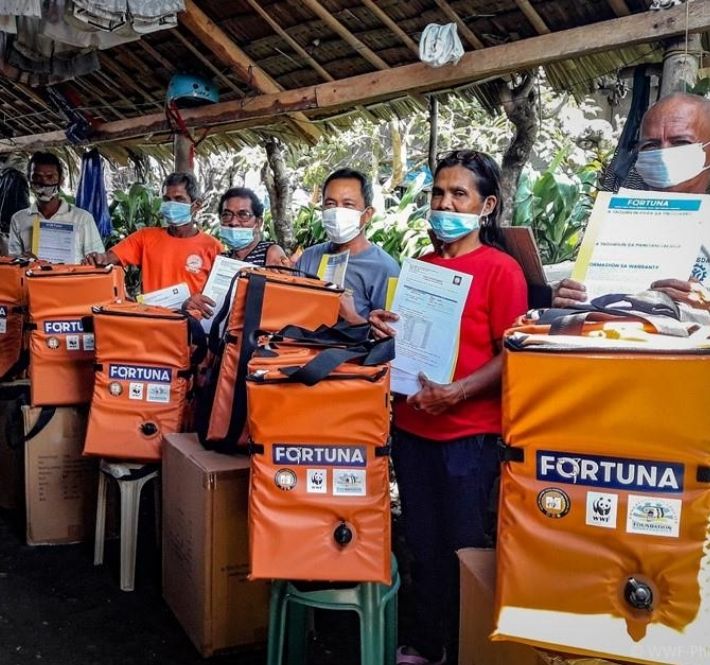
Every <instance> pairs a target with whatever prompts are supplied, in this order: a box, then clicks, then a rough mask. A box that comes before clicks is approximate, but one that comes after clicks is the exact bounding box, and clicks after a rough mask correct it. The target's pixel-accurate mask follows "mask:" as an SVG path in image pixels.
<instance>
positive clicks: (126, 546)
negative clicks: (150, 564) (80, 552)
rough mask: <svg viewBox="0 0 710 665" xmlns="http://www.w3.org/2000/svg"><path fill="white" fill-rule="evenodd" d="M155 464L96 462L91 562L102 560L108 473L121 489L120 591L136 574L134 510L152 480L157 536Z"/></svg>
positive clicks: (127, 587)
mask: <svg viewBox="0 0 710 665" xmlns="http://www.w3.org/2000/svg"><path fill="white" fill-rule="evenodd" d="M158 473H159V468H158V467H157V466H156V465H154V464H132V463H126V462H107V461H106V460H101V463H100V465H99V491H98V498H97V501H96V534H95V536H94V565H95V566H100V565H101V564H102V563H103V562H104V538H105V532H106V491H107V489H108V480H107V479H108V476H111V478H114V479H115V480H116V481H117V483H118V488H119V490H120V493H121V591H133V587H134V584H135V576H136V548H137V540H138V512H139V508H140V498H141V491H142V489H143V486H144V485H145V484H146V483H147V482H148V481H149V480H155V481H156V482H155V483H154V485H155V518H156V529H157V533H156V536H157V537H158V539H159V538H160V484H159V479H158Z"/></svg>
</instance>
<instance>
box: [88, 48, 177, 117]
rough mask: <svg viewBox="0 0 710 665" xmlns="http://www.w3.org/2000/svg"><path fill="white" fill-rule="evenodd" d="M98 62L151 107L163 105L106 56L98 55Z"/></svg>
mask: <svg viewBox="0 0 710 665" xmlns="http://www.w3.org/2000/svg"><path fill="white" fill-rule="evenodd" d="M99 62H100V63H101V67H102V68H103V67H106V69H108V70H109V71H110V72H111V73H112V74H113V75H114V76H116V77H118V79H119V80H120V81H121V82H122V83H123V85H125V86H126V87H128V88H131V89H133V90H135V91H136V92H137V93H138V94H139V95H140V96H141V97H143V99H144V100H145V101H146V102H148V103H149V104H152V105H153V106H162V105H163V104H162V102H161V101H158V100H157V99H156V98H155V96H154V95H153V94H152V93H151V92H149V91H148V90H146V89H145V88H144V87H143V86H142V85H141V84H140V83H138V81H135V80H134V79H132V78H131V77H130V76H128V75H127V74H126V73H125V72H124V71H123V70H122V69H121V68H120V67H118V66H117V65H115V64H114V62H113V61H112V60H111V59H110V58H109V57H108V56H106V55H104V54H103V53H101V54H99Z"/></svg>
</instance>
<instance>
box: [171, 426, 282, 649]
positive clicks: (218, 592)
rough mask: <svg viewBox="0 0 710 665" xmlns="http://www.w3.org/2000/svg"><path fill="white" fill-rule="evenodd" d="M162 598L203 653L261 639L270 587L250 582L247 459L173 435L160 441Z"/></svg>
mask: <svg viewBox="0 0 710 665" xmlns="http://www.w3.org/2000/svg"><path fill="white" fill-rule="evenodd" d="M162 481H163V596H164V597H165V600H166V601H167V603H168V605H169V606H170V608H171V609H172V611H173V612H174V613H175V616H176V617H177V619H178V621H179V622H180V623H181V624H182V627H183V628H184V629H185V632H186V633H187V634H188V635H189V637H190V639H191V640H192V642H193V643H194V645H195V647H197V649H198V651H199V652H200V653H201V654H202V655H203V656H211V655H212V654H214V653H215V652H217V651H224V650H226V649H233V648H235V647H240V646H246V645H254V644H258V643H262V642H264V641H265V639H266V630H267V624H268V604H269V588H268V583H266V582H250V581H249V580H248V579H247V575H248V573H249V547H248V537H249V534H248V522H247V507H248V495H249V460H248V459H247V458H244V457H231V456H228V455H220V454H219V453H215V452H212V451H209V450H205V449H204V448H202V446H200V444H199V443H198V441H197V435H195V434H170V435H168V436H167V437H166V438H165V441H164V446H163V477H162Z"/></svg>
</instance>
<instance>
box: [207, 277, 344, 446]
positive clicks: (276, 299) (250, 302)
mask: <svg viewBox="0 0 710 665" xmlns="http://www.w3.org/2000/svg"><path fill="white" fill-rule="evenodd" d="M233 293H234V297H233V298H232V294H233ZM342 293H343V290H342V289H340V288H337V287H336V286H335V285H333V284H330V283H328V282H323V281H321V280H319V279H316V278H310V277H298V276H296V275H292V274H286V273H283V272H280V271H279V270H272V269H268V268H248V269H244V270H242V271H241V272H239V273H238V274H237V275H236V276H235V277H234V280H233V281H232V285H231V287H230V291H229V294H228V295H227V297H226V299H225V304H224V306H223V308H222V311H221V312H220V313H219V314H218V315H217V316H216V317H215V321H214V323H213V324H212V329H211V333H210V349H211V350H212V351H213V352H214V353H215V354H216V357H217V362H218V363H219V369H218V370H217V369H216V368H215V372H214V375H213V377H212V378H211V380H210V386H209V388H208V389H207V390H206V393H205V396H204V399H201V401H202V404H201V407H200V409H199V415H198V433H199V435H200V440H201V441H202V443H203V444H204V445H205V447H207V448H213V449H217V450H221V451H223V452H228V451H231V450H233V449H234V446H235V445H236V444H237V443H246V440H247V438H246V433H245V431H244V425H245V422H246V399H245V387H244V377H245V375H246V370H247V363H248V362H249V358H250V357H251V354H252V353H253V351H254V349H255V348H256V339H254V334H255V333H256V332H257V331H264V332H276V331H277V330H280V329H281V328H283V327H284V326H286V325H289V324H293V325H297V326H304V327H306V328H311V329H314V328H317V327H318V326H320V325H322V324H325V325H333V324H334V323H335V322H336V321H337V320H338V312H339V311H340V296H341V295H342ZM232 302H233V304H232V305H231V310H230V304H231V303H232ZM227 316H228V318H227ZM225 320H226V321H227V324H226V326H225V330H224V333H223V335H222V338H221V340H220V339H219V335H220V328H221V324H222V323H223V321H225Z"/></svg>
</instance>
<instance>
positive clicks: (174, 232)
mask: <svg viewBox="0 0 710 665" xmlns="http://www.w3.org/2000/svg"><path fill="white" fill-rule="evenodd" d="M199 207H200V200H199V193H198V189H197V180H196V179H195V176H194V175H192V174H191V173H171V174H170V175H169V176H168V177H167V178H166V179H165V181H164V182H163V203H162V204H161V206H160V212H161V214H162V215H163V218H164V219H165V221H166V223H167V226H166V227H165V228H157V227H148V228H145V229H140V230H139V231H136V232H135V233H132V234H131V235H130V236H128V237H127V238H126V239H125V240H122V241H121V242H119V243H118V244H117V245H115V246H114V247H112V248H111V249H110V250H109V251H108V252H106V253H105V254H100V253H92V254H88V255H87V257H86V260H87V262H88V263H91V264H93V265H108V264H114V265H121V266H125V265H134V266H139V267H140V268H141V271H142V279H143V292H144V293H150V292H151V291H157V290H159V289H164V288H166V287H168V286H174V285H175V284H179V283H180V282H185V283H186V284H187V286H188V288H189V289H190V295H194V294H195V293H199V292H200V291H202V289H203V287H204V285H205V283H206V282H207V277H208V276H209V274H210V270H211V268H212V263H213V262H214V260H215V257H217V256H218V255H219V254H220V253H221V252H222V251H223V248H222V244H221V243H220V242H219V241H218V240H216V239H215V238H213V237H212V236H210V235H208V234H206V233H204V232H203V231H200V230H199V229H198V228H197V225H196V224H195V222H194V214H195V213H196V212H197V210H198V209H199Z"/></svg>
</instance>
